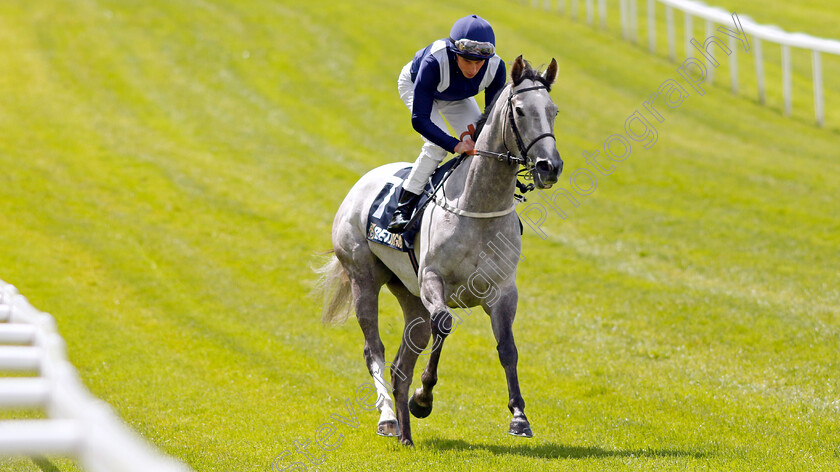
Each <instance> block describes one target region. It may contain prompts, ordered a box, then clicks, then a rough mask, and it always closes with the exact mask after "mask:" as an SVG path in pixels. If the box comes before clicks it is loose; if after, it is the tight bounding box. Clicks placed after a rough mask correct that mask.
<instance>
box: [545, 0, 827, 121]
mask: <svg viewBox="0 0 840 472" xmlns="http://www.w3.org/2000/svg"><path fill="white" fill-rule="evenodd" d="M537 2H539V0H537ZM569 2H571V8H570V9H569V11H570V12H572V18H573V19H577V11H578V8H579V5H578V4H579V3H580V0H557V10H558V11H560V12H565V11H566V10H567V9H566V5H567V4H568V3H569ZM657 2H658V3H662V4H663V5H664V6H665V23H666V35H667V38H668V56H669V57H670V58H671V60H676V47H675V38H674V9H677V10H680V11H682V13H683V18H684V22H685V29H684V30H685V37H684V38H683V42H684V43H685V50H686V55H688V56H690V55H691V54H693V51H691V44H690V41H691V39H692V34H693V18H694V17H697V18H700V19H702V20H705V23H706V25H705V26H706V28H705V30H706V36H707V37H708V36H710V35H711V34H712V33H711V32H712V31H714V25H724V26H729V27H731V26H732V12H728V11H726V10H724V9H722V8H719V7H711V6H708V5H706V4H705V3H702V2H699V1H693V0H647V25H648V27H647V31H648V47H649V48H650V51H651V52H655V51H656V3H657ZM597 3H598V6H597V14H598V17H599V23H600V25H601V27H602V28H606V17H607V0H597ZM637 4H638V0H618V12H619V17H620V18H621V33H622V37H623V38H624V39H626V40H629V41H633V42H637V41H638V26H639V24H638V8H637ZM543 6H544V8H546V9H549V8H551V0H544V2H543ZM585 8H586V19H587V23H589V24H593V22H594V15H595V10H596V8H595V0H585ZM736 13H737V12H736ZM738 17H739V18H740V20H741V26H742V28H743V30H744V32H745V33H747V34H749V35H750V36H752V38H751V41H750V43H751V45H752V46H753V47H752V50H753V54H754V56H755V71H756V82H757V86H758V100H759V102H761V103H762V104H764V103H766V99H767V95H766V92H765V86H764V57H763V54H762V47H761V46H762V41H767V42H769V43H774V44H778V45H779V46H781V51H782V54H781V56H782V57H781V67H782V93H783V95H784V104H785V105H784V106H785V110H784V113H785V115H786V116H790V114H791V111H792V110H793V98H792V97H793V94H792V81H793V79H792V75H791V59H790V48H800V49H806V50H809V51H811V76H812V83H813V91H814V115H815V118H816V123H817V125H818V126H824V125H825V94H824V90H823V69H822V54H835V55H838V56H840V41H838V40H835V39H826V38H818V37H815V36H811V35H808V34H805V33H789V32H787V31H784V30H782V29H781V28H779V27H777V26H772V25H760V24H758V23H756V22H755V21H753V20H752V19H751V18H750V17H748V16H747V15H743V14H741V13H738ZM732 46H733V45H732V44H730V49H731V50H732V54H731V55H730V56H729V66H730V67H729V69H730V71H729V74H730V82H731V87H732V91H733V92H735V93H737V92H738V62H737V59H736V54H737V52H736V51H737V49H736V48H735V47H732ZM713 70H714V68H711V67H710V68H709V69H708V72H709V80H711V79H712V72H713Z"/></svg>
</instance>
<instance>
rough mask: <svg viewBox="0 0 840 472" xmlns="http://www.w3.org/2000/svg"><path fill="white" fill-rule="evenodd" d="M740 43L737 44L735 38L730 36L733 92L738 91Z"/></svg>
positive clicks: (730, 73) (730, 68) (730, 77)
mask: <svg viewBox="0 0 840 472" xmlns="http://www.w3.org/2000/svg"><path fill="white" fill-rule="evenodd" d="M737 46H738V45H737V44H735V38H733V37H732V36H730V37H729V50H730V51H732V54H730V55H729V81H730V83H731V84H732V93H735V94H737V93H738V47H737Z"/></svg>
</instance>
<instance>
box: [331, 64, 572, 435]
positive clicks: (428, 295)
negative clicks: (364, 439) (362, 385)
mask: <svg viewBox="0 0 840 472" xmlns="http://www.w3.org/2000/svg"><path fill="white" fill-rule="evenodd" d="M556 76H557V61H555V60H554V59H552V60H551V63H550V64H549V66H548V68H547V69H546V70H545V72H540V71H538V70H536V69H534V68H532V67H531V65H530V64H529V63H528V62H527V61H525V60H523V59H522V56H521V55H520V56H519V57H517V58H516V60H515V61H514V62H513V65H512V67H511V72H510V79H511V81H510V82H509V83H508V84H507V85H506V86H505V87H504V88H503V90H502V91H501V92H500V93H499V95H498V96H497V98H496V100H495V102H494V103H492V104H491V105H490V106H489V107H488V109H487V111H486V112H485V114H484V116H482V119H481V120H480V122H479V127H480V131H479V132H478V136H477V138H476V143H475V148H476V151H475V154H474V155H469V156H467V155H464V156H461V158H463V159H464V161H463V162H462V163H461V164H460V165H459V166H457V167H456V168H455V170H454V171H453V172H452V173H451V175H450V177H449V179H448V180H447V181H446V182H445V184H444V185H443V186H442V192H441V191H439V192H438V194H437V195H436V201H435V202H434V203H433V204H429V205H427V206H426V207H425V209H424V210H423V211H424V213H423V218H422V220H421V225H420V229H419V231H418V233H417V237H416V240H415V251H416V254H417V264H418V268H417V272H415V270H414V267H413V266H412V264H411V263H410V260H409V256H408V255H407V254H406V253H404V252H400V251H397V250H394V249H391V248H388V247H386V246H383V245H380V244H376V243H373V242H371V241H368V240H367V238H366V236H367V231H366V222H367V215H368V209H369V208H370V207H371V204H372V203H373V200H374V198H375V197H376V195H377V193H378V191H379V189H381V188H382V187H383V185H384V183H385V182H386V181H387V180H388V178H389V177H390V176H392V175H393V174H394V173H395V172H396V171H397V170H399V169H401V168H404V167H407V166H409V165H410V164H408V163H393V164H387V165H384V166H381V167H378V168H376V169H374V170H372V171H370V172H368V173H367V174H365V175H364V176H363V177H362V178H361V179H360V180H359V181H358V182H357V183H356V184H355V185H354V186H353V187H352V189H351V190H350V192H349V193H348V194H347V196H346V197H345V199H344V201H343V202H342V203H341V205H340V207H339V209H338V212H337V213H336V215H335V219H334V221H333V226H332V244H333V251H332V252H333V254H332V256H330V258H329V260H328V261H327V262H326V263H325V264H324V265H323V266H322V267H320V268H319V269H318V271H319V272H320V274H321V278H320V283H321V289H322V292H323V296H324V301H325V303H324V311H323V316H322V321H323V322H324V323H325V324H330V323H333V324H335V323H342V322H344V321H345V320H346V319H347V318H349V317H350V316H352V314H353V312H354V311H355V314H356V319H357V320H358V322H359V326H360V327H361V330H362V333H363V335H364V341H365V342H364V359H365V363H366V366H367V368H368V371H369V372H370V375H371V376H372V377H373V380H374V384H375V387H376V393H377V397H376V398H377V401H376V407H377V409H378V410H379V412H380V417H379V423H378V425H377V433H378V434H379V435H382V436H398V437H399V441H400V442H401V443H402V444H404V445H407V446H413V444H414V443H413V440H412V436H411V425H410V421H409V413H411V414H413V415H414V416H415V417H418V418H424V417H426V416H428V415H429V414H430V413H431V411H432V400H433V396H432V389H433V388H434V386H435V384H436V383H437V366H438V362H439V360H440V354H441V349H442V348H443V341H444V340H445V338H446V336H447V335H448V334H449V333H450V332H451V331H452V329H453V320H452V318H453V315H454V314H453V313H452V312H450V311H449V308H456V307H461V308H468V307H476V306H479V305H480V306H481V307H482V308H483V309H484V311H485V312H486V313H487V314H488V315H489V316H490V322H491V326H492V329H493V334H494V336H495V338H496V342H497V350H498V355H499V360H500V361H501V365H502V367H503V369H504V372H505V377H506V380H507V386H508V396H509V402H508V409H509V410H510V412H511V414H512V415H513V418H512V419H511V422H510V429H509V431H508V432H509V434H511V435H514V436H520V437H532V436H533V432H532V430H531V424H530V423H529V421H528V419H527V417H526V416H525V401H524V400H523V399H522V395H521V393H520V389H519V379H518V376H517V362H518V352H517V349H516V344H515V342H514V338H513V329H512V326H513V320H514V316H515V314H516V305H517V300H518V294H517V289H516V280H515V279H516V265H517V263H518V262H519V260H520V259H521V247H522V242H521V226H520V221H519V219H518V216H517V214H516V212H515V211H513V210H514V209H515V206H516V205H515V203H516V202H515V201H514V194H515V187H516V184H517V173H518V172H519V170H520V166H523V171H525V172H528V173H530V177H532V178H533V180H534V184H535V186H536V187H537V188H540V189H547V188H550V187H551V186H552V184H554V183H555V182H557V178H558V176H559V175H560V173H561V172H562V169H563V161H562V159H561V158H560V154H559V153H558V152H557V149H556V138H555V137H554V134H553V130H554V119H555V117H556V115H557V114H558V108H557V106H556V105H555V104H554V102H553V101H552V100H551V97H550V96H549V92H550V90H551V84H552V83H553V82H554V80H555V78H556ZM526 143H529V144H528V145H527V146H526ZM510 149H514V150H516V151H518V152H511V151H510ZM441 193H442V195H444V196H441ZM383 285H386V286H387V287H388V289H389V290H390V291H391V292H392V293H393V294H394V296H395V297H396V298H397V300H398V301H399V304H400V307H401V308H402V311H403V316H404V320H405V328H404V330H403V336H402V340H401V343H400V347H399V350H398V351H397V355H396V358H395V360H394V362H393V363H387V364H389V365H390V370H391V382H392V384H389V383H388V382H386V380H385V378H384V371H385V369H386V361H385V347H384V345H383V344H382V340H381V339H380V336H379V328H378V317H379V312H378V299H379V292H380V290H381V288H382V286H383ZM430 337H431V338H432V340H433V343H432V347H431V348H430V351H431V352H430V353H428V352H425V351H424V350H426V348H427V346H428V343H429V339H430ZM421 354H429V360H428V364H427V365H426V368H425V369H424V370H423V373H422V374H421V376H420V380H421V383H422V386H420V387H419V388H417V389H416V390H415V391H414V393H413V395H412V396H411V399H409V398H408V392H409V387H410V386H411V381H412V377H413V374H414V367H415V364H416V362H417V359H418V357H419V355H421ZM371 393H373V391H372V390H371ZM391 393H393V395H394V402H392V400H391Z"/></svg>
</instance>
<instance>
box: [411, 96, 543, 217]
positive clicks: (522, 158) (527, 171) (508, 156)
mask: <svg viewBox="0 0 840 472" xmlns="http://www.w3.org/2000/svg"><path fill="white" fill-rule="evenodd" d="M534 90H548V87H546V86H545V85H535V86H533V87H526V88H523V89H519V90H516V91H511V92H510V94H508V98H507V121H508V122H509V123H510V128H511V129H512V130H513V136H514V138H516V147H517V148H518V149H519V155H518V156H517V155H514V154H513V153H512V152H511V151H510V149H509V148H508V145H507V129H508V126H507V124H506V125H505V127H504V131H503V133H504V134H503V135H502V142H503V143H504V145H505V150H506V151H507V152H506V153H499V152H492V151H484V150H482V149H473V150H472V151H470V152H467V153H465V154H462V155H461V156H460V158H459V159H461V161H463V160H464V158H465V157H466V156H467V155H471V156H472V155H477V156H482V157H490V158H494V159H498V160H499V161H500V162H505V161H506V162H507V163H508V164H518V165H521V166H522V169H520V170H519V172H517V178H518V177H519V176H522V178H523V179H525V180H533V179H534V174H533V172H534V168H535V166H536V162H535V163H534V164H531V163H530V162H528V151H530V150H531V148H532V147H534V145H535V144H537V142H539V141H540V140H542V139H545V138H552V139H554V140H555V141H557V138H556V137H555V136H554V133H543V134H541V135H539V136H537V137H536V138H534V140H533V141H531V144H529V145H528V146H525V142H524V141H523V140H522V134H521V133H520V132H519V127H518V126H517V125H516V117H515V116H514V113H513V96H514V95H518V94H520V93H525V92H531V91H534ZM459 163H460V162H459ZM459 163H458V164H459ZM458 164H456V165H455V166H453V167H452V168H451V169H450V170H449V174H451V173H452V171H453V170H454V169H455V167H457V166H458ZM449 174H448V175H447V176H446V177H444V179H443V180H442V181H441V182H440V183H439V184H438V186H437V187H436V188H435V189H434V190H433V191H432V192H427V193H428V195H429V197H431V199H430V201H433V202H434V203H435V204H437V205H438V206H440V207H441V208H443V209H444V210H446V211H448V212H450V213H454V214H456V215H460V216H467V217H471V218H497V217H500V216H504V215H507V214H509V213H511V212H512V211H513V210H514V209H515V208H516V204H517V203H519V202H520V201H524V200H525V198H524V196H522V195H514V201H513V205H512V206H511V207H510V208H507V209H505V210H500V211H494V212H481V213H478V212H470V211H464V210H460V209H458V208H457V207H455V206H452V205H450V204H449V203H448V202H447V199H446V195H445V194H444V196H443V198H438V197H437V196H436V194H437V191H438V189H440V188H442V187H443V183H444V182H445V181H446V179H447V178H448V177H449ZM516 186H517V188H519V190H520V191H521V192H522V193H525V192H528V191H530V190H534V184H533V183H530V184H527V185H526V184H523V183H521V182H519V180H517V181H516ZM421 212H422V209H421ZM412 221H413V219H412ZM410 224H411V223H409V225H410Z"/></svg>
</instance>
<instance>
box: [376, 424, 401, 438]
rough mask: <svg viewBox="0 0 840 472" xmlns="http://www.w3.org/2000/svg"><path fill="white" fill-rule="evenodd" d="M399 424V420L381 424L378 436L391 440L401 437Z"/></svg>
mask: <svg viewBox="0 0 840 472" xmlns="http://www.w3.org/2000/svg"><path fill="white" fill-rule="evenodd" d="M398 430H399V423H397V420H388V421H383V422H381V423H379V425H378V426H377V427H376V434H378V435H380V436H386V437H389V438H392V437H396V436H399V431H398Z"/></svg>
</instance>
